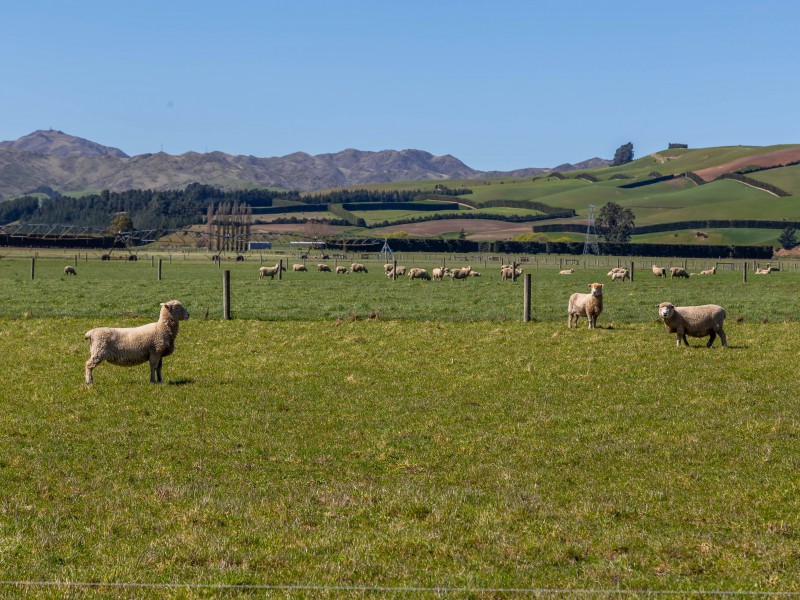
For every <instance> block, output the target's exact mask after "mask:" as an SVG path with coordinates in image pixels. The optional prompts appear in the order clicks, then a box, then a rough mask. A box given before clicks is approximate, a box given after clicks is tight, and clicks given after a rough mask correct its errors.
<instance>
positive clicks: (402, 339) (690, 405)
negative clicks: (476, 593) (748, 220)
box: [0, 257, 800, 597]
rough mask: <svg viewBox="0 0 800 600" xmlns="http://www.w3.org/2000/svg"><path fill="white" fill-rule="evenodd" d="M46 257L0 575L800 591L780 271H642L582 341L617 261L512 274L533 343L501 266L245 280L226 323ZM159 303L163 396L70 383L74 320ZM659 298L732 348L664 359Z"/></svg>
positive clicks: (184, 285)
mask: <svg viewBox="0 0 800 600" xmlns="http://www.w3.org/2000/svg"><path fill="white" fill-rule="evenodd" d="M418 258H419V257H418ZM422 259H424V257H422ZM209 262H210V261H209ZM665 262H666V261H665ZM62 263H63V261H60V260H55V259H51V260H44V259H43V260H40V261H38V262H37V279H36V280H35V281H30V280H29V267H30V263H29V261H25V260H8V259H7V258H6V259H3V260H0V348H2V351H3V360H4V365H5V367H6V368H5V369H4V373H5V374H4V377H3V385H2V386H0V403H1V405H2V407H3V410H2V411H0V490H2V493H1V494H0V580H3V581H84V582H85V581H89V582H112V581H124V582H148V583H220V584H272V585H323V586H361V585H366V586H388V587H395V586H398V587H404V586H405V587H417V586H422V587H431V588H436V587H455V588H570V589H587V588H596V589H606V590H608V589H628V590H673V591H689V590H714V589H722V590H750V591H800V570H799V569H797V565H798V560H799V559H800V517H799V516H798V515H800V500H798V497H799V496H798V494H797V475H798V469H800V461H799V460H798V456H800V421H799V420H798V418H797V414H798V394H797V389H796V388H797V377H796V372H795V371H796V370H795V369H794V368H793V365H794V363H796V362H797V360H798V358H800V334H799V333H798V330H797V324H796V323H794V322H790V321H788V320H787V319H788V318H790V317H793V316H794V312H796V307H797V304H796V301H795V298H797V295H798V289H797V288H798V282H800V274H797V273H796V272H794V271H793V270H792V269H787V268H785V269H784V271H782V272H780V273H774V274H772V275H770V276H768V277H762V278H755V277H751V281H749V282H748V283H747V284H742V283H741V281H740V279H741V274H740V273H736V272H720V274H719V275H717V276H716V277H708V278H702V277H697V278H691V279H690V280H688V281H686V280H680V281H664V280H659V279H655V278H653V277H652V275H651V274H650V273H647V272H645V271H638V272H637V273H638V277H637V280H636V281H634V283H633V284H629V283H627V282H626V283H624V284H621V283H615V284H614V285H611V284H609V285H607V286H606V311H605V312H604V313H603V315H602V316H601V318H600V325H601V328H600V329H597V330H594V331H589V330H587V329H585V321H582V322H581V328H580V329H578V330H568V329H567V328H566V324H565V323H564V321H565V318H564V314H563V313H564V312H565V307H566V298H567V296H568V294H569V293H571V292H572V291H574V290H576V289H580V288H583V287H585V284H586V282H587V281H589V280H592V279H599V280H600V281H607V278H605V277H604V275H605V271H606V270H607V268H608V267H606V266H603V267H602V268H601V267H600V266H599V265H598V266H595V267H594V268H589V269H586V270H584V269H583V268H582V267H581V266H579V272H578V273H577V274H576V275H574V276H572V277H571V278H570V277H559V276H558V275H556V274H555V272H556V266H555V265H554V264H551V265H549V266H548V267H547V268H541V269H539V270H533V267H532V266H531V265H528V267H527V268H528V269H529V270H533V272H534V276H533V281H534V282H535V287H534V315H535V317H536V318H537V320H538V321H537V322H534V323H521V322H519V317H520V315H521V285H520V284H519V283H517V284H511V283H506V284H502V283H501V282H500V281H499V279H498V278H497V277H496V276H494V275H492V277H491V278H490V277H489V276H488V275H487V276H486V279H484V278H479V279H476V280H471V281H466V282H462V283H453V282H450V281H445V282H438V283H426V282H408V281H400V282H389V281H387V280H386V279H385V278H384V277H383V275H382V274H380V273H376V271H378V270H379V266H377V265H376V268H372V267H373V264H371V263H368V264H370V273H369V274H367V275H365V276H362V277H358V276H356V275H347V276H340V277H339V278H337V277H336V276H335V275H330V274H325V273H314V272H311V273H302V274H294V273H287V274H286V279H285V280H284V281H281V282H279V281H277V280H275V281H268V280H267V281H259V280H258V279H257V277H256V276H255V272H254V271H255V270H257V265H254V264H248V263H245V264H244V265H241V264H238V265H236V264H234V265H230V266H231V270H232V281H233V283H234V288H233V289H234V292H235V293H234V297H233V307H234V311H233V312H234V317H235V319H234V320H232V321H223V320H221V319H220V318H219V316H220V314H219V311H218V309H217V308H215V307H216V306H218V305H219V303H220V301H221V289H220V287H219V280H220V279H221V275H220V271H219V270H218V269H216V267H213V266H211V265H209V264H206V263H205V262H203V263H199V262H197V263H195V262H193V261H185V262H184V261H175V260H174V261H173V264H172V265H169V264H168V263H165V264H164V265H163V280H162V281H161V282H158V281H156V280H155V271H154V270H153V269H152V268H151V267H150V266H149V264H147V263H146V262H144V261H140V262H139V263H137V264H129V263H114V264H108V263H100V262H99V261H96V262H90V263H83V264H78V276H77V277H71V278H66V277H64V276H63V275H62V274H61V273H60V270H61V269H63V264H62ZM225 266H226V267H227V266H229V265H225ZM698 266H700V265H698ZM637 268H638V267H637ZM690 268H692V266H691V265H690ZM596 276H597V277H596ZM26 277H27V279H26ZM237 290H238V291H237ZM172 297H177V298H180V299H182V300H183V301H184V302H185V303H186V304H187V306H188V307H189V310H190V311H191V312H192V318H191V319H190V320H189V321H187V322H185V323H183V324H182V325H181V333H180V336H179V338H178V342H177V351H176V353H175V354H174V355H173V356H171V357H168V358H167V359H165V361H164V363H165V364H164V377H165V382H166V383H165V385H162V386H154V385H151V384H149V383H147V380H148V373H147V367H146V366H140V367H134V368H131V369H124V368H119V367H113V366H110V365H107V364H102V365H101V366H99V367H98V368H97V369H96V370H95V382H96V383H95V385H94V386H85V385H84V384H83V383H82V382H83V365H84V361H85V360H86V358H87V357H88V349H87V343H86V341H85V340H84V339H83V333H84V332H85V331H86V330H88V329H89V328H91V327H94V326H97V325H134V324H141V323H144V322H147V321H150V320H152V319H153V318H154V316H155V314H156V311H157V304H158V302H160V301H164V300H167V299H169V298H172ZM665 299H670V300H672V301H674V302H676V303H677V304H686V303H705V302H716V303H720V304H722V305H723V306H725V307H726V308H727V309H728V315H729V319H728V325H727V327H726V329H727V332H728V340H729V348H728V349H727V350H722V349H721V348H719V346H715V347H714V348H713V349H711V350H707V349H706V348H704V347H700V346H699V343H698V342H697V341H695V340H692V341H693V344H694V346H693V347H692V348H680V349H679V348H676V347H675V345H674V344H675V340H674V336H671V335H669V334H667V333H666V332H665V331H664V328H663V325H661V324H659V323H658V322H657V321H656V319H655V308H654V304H655V303H656V302H660V301H662V300H665ZM206 303H207V304H208V305H209V306H211V310H210V311H209V313H210V314H209V319H208V320H206V319H205V318H204V314H203V312H204V309H203V306H204V304H206ZM504 303H505V304H504ZM740 316H741V317H744V319H743V322H740V320H739V319H737V317H740ZM762 319H766V322H765V323H762V322H761V321H762ZM4 591H18V592H25V593H27V594H31V595H50V596H51V597H60V596H63V595H65V594H67V593H69V590H65V589H64V588H52V589H44V588H37V587H27V588H4ZM84 592H85V593H87V594H88V591H87V590H84ZM75 593H76V594H77V593H78V592H75ZM98 593H111V592H109V591H108V590H105V591H104V592H98ZM175 593H176V594H185V595H192V594H194V592H191V591H188V590H184V591H183V592H175ZM197 593H198V594H200V593H201V592H199V591H198V592H197ZM302 593H303V592H300V591H296V592H295V594H298V595H299V594H302ZM306 593H307V595H309V596H313V595H319V594H320V593H321V592H316V593H315V592H306ZM118 595H129V594H128V593H127V592H125V591H119V592H118Z"/></svg>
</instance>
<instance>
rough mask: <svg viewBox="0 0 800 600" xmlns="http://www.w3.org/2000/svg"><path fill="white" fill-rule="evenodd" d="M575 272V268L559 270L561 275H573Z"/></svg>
mask: <svg viewBox="0 0 800 600" xmlns="http://www.w3.org/2000/svg"><path fill="white" fill-rule="evenodd" d="M574 273H575V269H563V270H561V271H559V272H558V274H559V275H572V274H574Z"/></svg>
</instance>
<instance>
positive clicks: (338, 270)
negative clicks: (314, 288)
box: [336, 266, 347, 275]
mask: <svg viewBox="0 0 800 600" xmlns="http://www.w3.org/2000/svg"><path fill="white" fill-rule="evenodd" d="M336 274H337V275H345V274H347V267H341V266H339V267H336Z"/></svg>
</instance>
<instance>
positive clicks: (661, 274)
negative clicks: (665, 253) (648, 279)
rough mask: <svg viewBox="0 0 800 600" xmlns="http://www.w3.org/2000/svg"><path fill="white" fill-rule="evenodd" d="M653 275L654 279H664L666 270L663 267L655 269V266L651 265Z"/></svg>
mask: <svg viewBox="0 0 800 600" xmlns="http://www.w3.org/2000/svg"><path fill="white" fill-rule="evenodd" d="M653 275H655V276H656V277H666V276H667V269H666V268H665V267H657V266H656V265H653Z"/></svg>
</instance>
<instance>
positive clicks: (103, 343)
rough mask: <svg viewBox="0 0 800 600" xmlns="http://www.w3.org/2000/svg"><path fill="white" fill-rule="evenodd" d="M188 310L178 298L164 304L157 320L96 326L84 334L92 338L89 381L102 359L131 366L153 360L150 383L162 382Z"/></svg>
mask: <svg viewBox="0 0 800 600" xmlns="http://www.w3.org/2000/svg"><path fill="white" fill-rule="evenodd" d="M188 318H189V311H187V310H186V308H185V307H184V306H183V304H181V303H180V301H178V300H170V301H169V302H164V303H162V304H161V312H160V314H159V316H158V321H156V322H155V323H148V324H147V325H141V326H140V327H121V328H119V327H95V328H94V329H90V330H89V331H87V332H86V334H85V335H84V336H83V337H84V338H85V339H87V340H90V346H89V353H90V356H89V360H87V361H86V383H87V384H90V383H93V382H94V379H93V377H92V370H93V369H94V368H95V367H96V366H97V365H99V364H100V363H101V362H103V361H104V360H105V361H108V362H109V363H111V364H112V365H118V366H121V367H132V366H134V365H140V364H142V363H145V362H148V361H150V383H161V382H162V381H163V380H162V379H161V364H162V362H163V359H164V357H165V356H169V355H170V354H172V352H173V351H174V350H175V338H176V337H177V336H178V322H179V321H185V320H186V319H188Z"/></svg>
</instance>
